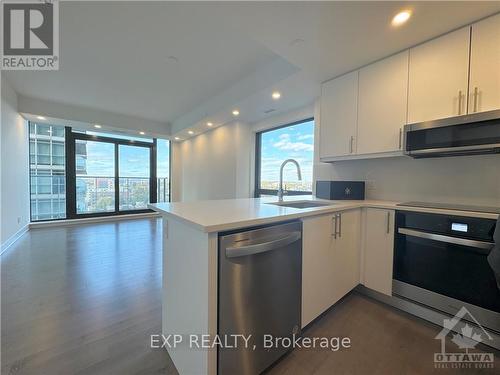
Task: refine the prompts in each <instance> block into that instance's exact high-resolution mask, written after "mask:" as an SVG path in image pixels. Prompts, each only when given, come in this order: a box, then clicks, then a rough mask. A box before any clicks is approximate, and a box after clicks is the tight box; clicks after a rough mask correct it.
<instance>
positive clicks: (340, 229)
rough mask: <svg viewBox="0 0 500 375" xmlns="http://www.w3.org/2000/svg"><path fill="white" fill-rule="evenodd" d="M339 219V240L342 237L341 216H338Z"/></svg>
mask: <svg viewBox="0 0 500 375" xmlns="http://www.w3.org/2000/svg"><path fill="white" fill-rule="evenodd" d="M338 217H339V233H338V234H339V238H340V237H342V214H338Z"/></svg>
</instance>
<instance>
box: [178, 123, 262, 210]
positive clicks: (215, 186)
mask: <svg viewBox="0 0 500 375" xmlns="http://www.w3.org/2000/svg"><path fill="white" fill-rule="evenodd" d="M253 138H254V137H253V135H252V132H251V129H250V127H249V126H248V125H246V124H242V123H239V122H234V123H231V124H228V125H224V126H221V127H218V128H216V129H213V130H211V131H208V132H206V133H203V134H200V135H199V136H196V137H193V138H190V139H188V140H186V141H184V142H182V143H180V144H179V145H176V146H174V149H173V156H172V159H173V176H172V184H173V186H174V188H173V192H172V193H173V200H182V201H193V200H205V199H229V198H248V197H250V196H251V194H252V192H251V182H250V169H251V149H252V144H253ZM179 155H180V159H179ZM176 157H177V160H176V161H175V159H176ZM179 161H180V162H179ZM175 178H177V179H179V178H181V182H180V188H179V181H177V182H176V181H175ZM179 190H180V194H179Z"/></svg>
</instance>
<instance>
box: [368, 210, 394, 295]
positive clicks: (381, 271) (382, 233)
mask: <svg viewBox="0 0 500 375" xmlns="http://www.w3.org/2000/svg"><path fill="white" fill-rule="evenodd" d="M365 210H366V211H365V216H364V231H363V232H364V246H363V273H362V278H361V283H362V284H363V285H364V286H366V287H367V288H370V289H373V290H375V291H377V292H380V293H383V294H387V295H389V296H390V295H392V264H393V253H394V250H393V249H394V214H395V213H394V210H384V209H378V208H366V209H365Z"/></svg>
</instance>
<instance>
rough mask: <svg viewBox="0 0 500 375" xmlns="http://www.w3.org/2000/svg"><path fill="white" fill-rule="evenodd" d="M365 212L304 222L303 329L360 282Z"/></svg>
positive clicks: (356, 210) (305, 220)
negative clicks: (362, 231) (362, 228)
mask: <svg viewBox="0 0 500 375" xmlns="http://www.w3.org/2000/svg"><path fill="white" fill-rule="evenodd" d="M360 231H361V210H359V209H355V210H349V211H343V212H337V213H333V214H328V215H321V216H314V217H308V218H304V219H303V241H302V327H304V326H306V325H307V324H309V323H310V322H311V321H312V320H314V319H315V318H317V317H318V316H319V315H320V314H321V313H323V312H324V311H325V310H327V309H328V308H329V307H330V306H332V305H333V304H334V303H335V302H337V301H338V300H339V299H340V298H342V297H343V296H344V295H345V294H347V293H348V292H349V291H350V290H351V289H352V288H354V287H355V286H356V285H357V284H358V283H359V274H360V272H359V267H360V265H359V264H360V237H361V235H360Z"/></svg>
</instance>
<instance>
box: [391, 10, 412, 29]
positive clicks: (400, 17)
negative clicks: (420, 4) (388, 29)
mask: <svg viewBox="0 0 500 375" xmlns="http://www.w3.org/2000/svg"><path fill="white" fill-rule="evenodd" d="M410 16H411V11H410V10H403V11H401V12H399V13H398V14H396V15H395V16H394V17H393V19H392V22H391V23H392V26H401V25H402V24H404V23H405V22H406V21H408V20H409V19H410Z"/></svg>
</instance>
